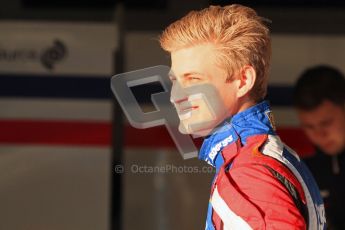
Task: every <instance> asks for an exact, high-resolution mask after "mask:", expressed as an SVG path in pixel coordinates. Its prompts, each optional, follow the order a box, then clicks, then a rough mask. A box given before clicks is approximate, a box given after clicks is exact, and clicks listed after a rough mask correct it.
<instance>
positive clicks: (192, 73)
mask: <svg viewBox="0 0 345 230" xmlns="http://www.w3.org/2000/svg"><path fill="white" fill-rule="evenodd" d="M190 75H200V76H205V74H203V73H200V72H195V71H192V72H187V73H184V74H183V77H188V76H190Z"/></svg>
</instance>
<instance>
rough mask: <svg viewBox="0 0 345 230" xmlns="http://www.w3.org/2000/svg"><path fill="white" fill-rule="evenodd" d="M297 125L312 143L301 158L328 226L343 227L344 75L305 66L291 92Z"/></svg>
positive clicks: (331, 70)
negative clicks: (318, 192)
mask: <svg viewBox="0 0 345 230" xmlns="http://www.w3.org/2000/svg"><path fill="white" fill-rule="evenodd" d="M293 100H294V105H295V108H296V110H297V114H298V118H299V120H300V124H301V127H302V128H303V130H304V132H305V134H306V135H307V137H308V139H309V140H310V141H311V142H312V144H314V146H315V148H316V150H315V153H314V154H313V155H312V156H311V157H309V158H307V159H305V162H306V164H307V165H308V167H309V168H310V170H311V172H312V174H313V175H314V177H315V179H316V181H317V183H318V185H319V187H320V190H321V194H322V196H323V198H324V202H325V208H326V217H327V224H328V226H329V229H345V214H344V211H343V210H344V207H345V78H344V75H343V74H342V73H341V72H340V71H339V70H337V69H335V68H333V67H330V66H323V65H320V66H315V67H312V68H309V69H307V70H306V71H304V72H303V73H302V75H301V76H300V77H299V79H298V80H297V83H296V85H295V89H294V95H293Z"/></svg>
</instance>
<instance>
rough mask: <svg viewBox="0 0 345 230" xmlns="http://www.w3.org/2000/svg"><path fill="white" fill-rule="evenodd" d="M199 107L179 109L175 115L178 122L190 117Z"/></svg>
mask: <svg viewBox="0 0 345 230" xmlns="http://www.w3.org/2000/svg"><path fill="white" fill-rule="evenodd" d="M198 108H199V106H192V107H187V108H180V109H178V111H177V114H178V116H179V118H180V120H186V119H188V118H190V117H191V116H192V111H194V110H197V109H198Z"/></svg>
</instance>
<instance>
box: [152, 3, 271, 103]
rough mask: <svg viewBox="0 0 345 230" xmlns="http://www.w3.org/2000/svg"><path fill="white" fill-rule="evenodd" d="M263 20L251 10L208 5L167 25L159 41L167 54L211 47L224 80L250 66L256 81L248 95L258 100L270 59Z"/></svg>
mask: <svg viewBox="0 0 345 230" xmlns="http://www.w3.org/2000/svg"><path fill="white" fill-rule="evenodd" d="M263 21H264V20H263V18H261V17H259V16H258V15H257V14H256V12H255V11H254V10H253V9H251V8H249V7H245V6H242V5H238V4H234V5H229V6H224V7H220V6H210V7H208V8H206V9H203V10H200V11H191V12H190V13H188V14H187V15H186V16H184V17H183V18H181V19H180V20H177V21H176V22H174V23H172V24H171V25H169V26H168V27H167V28H166V29H165V30H164V31H163V33H162V35H161V36H160V38H159V41H160V44H161V46H162V48H163V49H164V50H165V51H168V52H173V51H176V50H179V49H183V48H188V47H191V46H195V45H199V44H203V43H212V44H214V47H215V50H216V53H215V55H216V63H217V65H219V66H220V67H221V68H224V69H225V70H226V72H227V73H228V78H227V81H231V80H233V76H234V75H235V74H237V73H239V71H241V69H242V67H243V66H245V65H251V66H253V67H254V69H255V71H256V81H255V84H254V87H253V89H252V90H251V92H250V96H251V98H252V99H254V100H255V101H260V100H262V99H263V98H264V97H265V95H266V91H267V81H268V70H269V65H270V59H271V41H270V35H269V29H268V28H267V27H266V25H265V24H264V23H263Z"/></svg>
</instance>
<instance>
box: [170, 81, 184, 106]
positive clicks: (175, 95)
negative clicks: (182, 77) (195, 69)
mask: <svg viewBox="0 0 345 230" xmlns="http://www.w3.org/2000/svg"><path fill="white" fill-rule="evenodd" d="M187 100H188V94H187V93H186V91H185V90H184V88H183V87H182V86H181V84H180V83H179V82H177V81H176V82H174V84H173V85H172V88H171V94H170V102H171V103H173V104H180V103H182V102H184V101H187Z"/></svg>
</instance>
